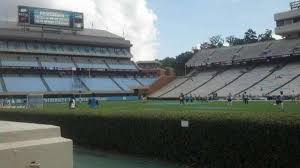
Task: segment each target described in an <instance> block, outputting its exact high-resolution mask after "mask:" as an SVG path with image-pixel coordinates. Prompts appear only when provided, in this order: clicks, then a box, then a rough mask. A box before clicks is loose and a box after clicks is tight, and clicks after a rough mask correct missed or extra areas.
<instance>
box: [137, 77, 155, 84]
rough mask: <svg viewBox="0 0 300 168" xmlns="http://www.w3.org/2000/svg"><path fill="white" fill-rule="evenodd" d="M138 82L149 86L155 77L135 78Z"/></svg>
mask: <svg viewBox="0 0 300 168" xmlns="http://www.w3.org/2000/svg"><path fill="white" fill-rule="evenodd" d="M136 80H138V81H139V82H140V83H142V84H143V85H144V86H150V85H151V84H152V83H154V82H155V81H156V78H154V77H153V78H140V77H139V78H136Z"/></svg>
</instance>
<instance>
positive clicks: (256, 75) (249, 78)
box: [217, 65, 274, 97]
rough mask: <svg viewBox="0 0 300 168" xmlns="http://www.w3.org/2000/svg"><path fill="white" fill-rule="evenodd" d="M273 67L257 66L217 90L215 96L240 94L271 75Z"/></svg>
mask: <svg viewBox="0 0 300 168" xmlns="http://www.w3.org/2000/svg"><path fill="white" fill-rule="evenodd" d="M273 68H274V67H273V66H271V65H270V66H267V65H266V66H258V67H256V68H254V69H252V70H250V71H249V72H247V73H245V74H244V75H243V76H241V77H240V78H239V79H237V80H236V81H234V82H233V83H231V84H230V85H228V86H226V87H224V88H223V89H221V90H219V91H218V92H217V94H218V95H219V96H221V97H226V96H227V95H228V94H229V93H231V94H232V95H235V94H237V93H240V92H241V91H243V90H245V89H247V88H249V87H250V86H251V85H253V84H255V83H256V82H258V81H260V80H262V79H263V78H264V77H266V76H267V75H269V74H270V73H271V70H272V69H273Z"/></svg>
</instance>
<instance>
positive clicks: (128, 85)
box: [114, 77, 142, 91]
mask: <svg viewBox="0 0 300 168" xmlns="http://www.w3.org/2000/svg"><path fill="white" fill-rule="evenodd" d="M114 80H115V81H116V82H117V83H118V84H119V86H120V87H121V88H123V89H124V90H125V91H132V89H134V88H139V87H142V86H141V85H140V84H139V83H138V81H136V80H135V79H134V78H133V77H128V78H119V77H117V78H114Z"/></svg>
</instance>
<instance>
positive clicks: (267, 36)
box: [258, 29, 275, 42]
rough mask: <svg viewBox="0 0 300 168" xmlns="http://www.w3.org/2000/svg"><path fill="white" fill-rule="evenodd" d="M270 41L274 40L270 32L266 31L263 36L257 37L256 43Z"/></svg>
mask: <svg viewBox="0 0 300 168" xmlns="http://www.w3.org/2000/svg"><path fill="white" fill-rule="evenodd" d="M271 40H275V39H274V38H273V37H272V30H269V29H266V32H265V33H263V34H260V35H258V41H261V42H262V41H271Z"/></svg>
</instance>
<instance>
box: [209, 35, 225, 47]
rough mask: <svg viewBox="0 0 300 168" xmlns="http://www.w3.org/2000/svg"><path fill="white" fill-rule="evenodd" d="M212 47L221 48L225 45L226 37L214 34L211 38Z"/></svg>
mask: <svg viewBox="0 0 300 168" xmlns="http://www.w3.org/2000/svg"><path fill="white" fill-rule="evenodd" d="M209 41H210V45H211V48H219V47H223V45H224V39H223V38H222V36H221V35H216V36H212V37H211V38H209Z"/></svg>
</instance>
